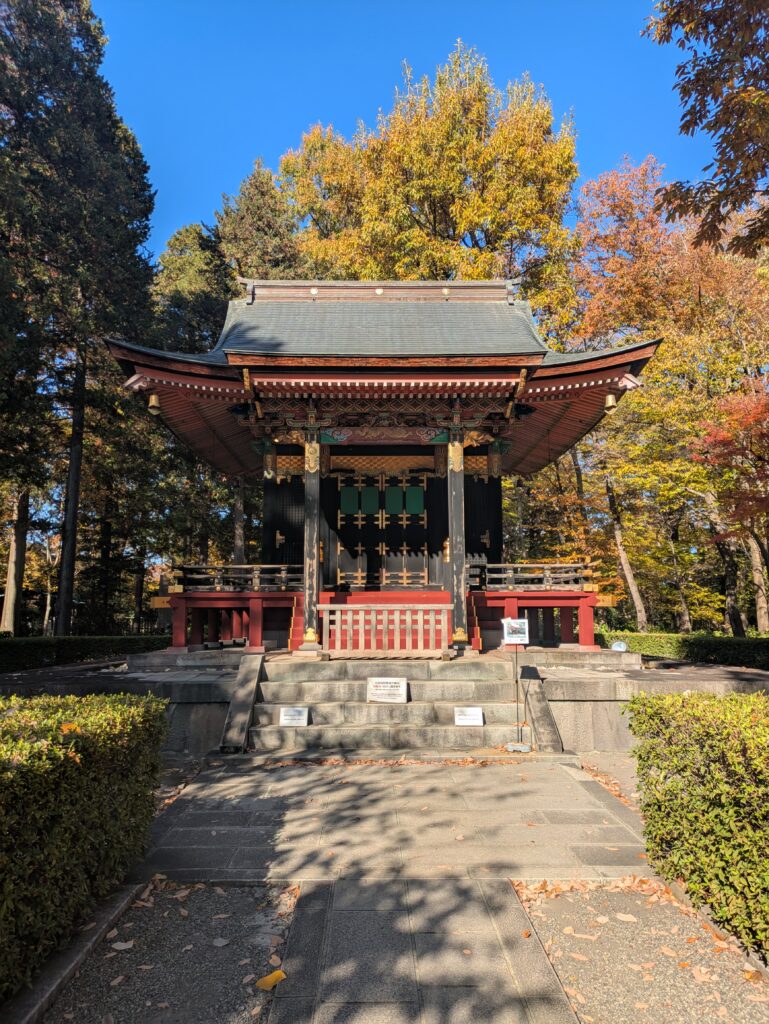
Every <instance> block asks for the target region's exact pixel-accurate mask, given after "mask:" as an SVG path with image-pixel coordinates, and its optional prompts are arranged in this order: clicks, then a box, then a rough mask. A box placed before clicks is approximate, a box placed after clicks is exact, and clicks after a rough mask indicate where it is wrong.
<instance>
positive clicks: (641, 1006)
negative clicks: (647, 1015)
mask: <svg viewBox="0 0 769 1024" xmlns="http://www.w3.org/2000/svg"><path fill="white" fill-rule="evenodd" d="M633 1006H635V1008H636V1010H648V1009H649V1004H648V1003H633Z"/></svg>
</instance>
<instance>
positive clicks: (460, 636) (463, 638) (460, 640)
mask: <svg viewBox="0 0 769 1024" xmlns="http://www.w3.org/2000/svg"><path fill="white" fill-rule="evenodd" d="M451 639H452V641H453V642H454V643H455V644H466V643H467V642H468V640H467V633H466V632H465V630H464V629H455V630H454V635H453V636H452V638H451Z"/></svg>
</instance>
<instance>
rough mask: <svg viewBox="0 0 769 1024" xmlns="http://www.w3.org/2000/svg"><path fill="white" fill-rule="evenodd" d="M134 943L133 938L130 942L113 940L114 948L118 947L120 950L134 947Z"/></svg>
mask: <svg viewBox="0 0 769 1024" xmlns="http://www.w3.org/2000/svg"><path fill="white" fill-rule="evenodd" d="M133 944H134V940H133V939H129V940H128V942H113V943H112V948H113V949H118V950H121V949H133Z"/></svg>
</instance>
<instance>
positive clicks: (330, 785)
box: [142, 762, 645, 882]
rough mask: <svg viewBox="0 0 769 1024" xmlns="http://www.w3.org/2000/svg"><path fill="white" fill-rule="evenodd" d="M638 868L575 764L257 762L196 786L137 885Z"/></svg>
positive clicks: (623, 818) (621, 826)
mask: <svg viewBox="0 0 769 1024" xmlns="http://www.w3.org/2000/svg"><path fill="white" fill-rule="evenodd" d="M644 869H645V857H644V848H643V843H642V840H641V836H640V825H639V821H638V818H637V816H636V815H635V814H634V813H633V811H631V810H630V809H629V808H627V807H625V806H624V805H623V804H621V803H620V802H619V801H617V800H616V799H614V797H612V795H611V794H610V793H608V792H607V791H606V790H605V789H604V788H603V787H602V786H601V785H599V783H597V782H595V781H594V780H593V779H591V778H590V777H589V776H588V775H587V774H586V773H584V772H582V771H580V770H579V769H576V768H573V767H571V766H569V765H564V764H558V763H548V762H531V763H528V764H510V765H488V766H486V767H480V766H451V765H441V764H437V765H415V766H404V767H400V766H398V767H387V766H382V765H377V764H370V765H365V764H363V765H350V766H344V767H320V766H317V765H315V766H291V767H283V768H274V769H271V770H266V769H261V768H258V767H257V768H255V767H254V766H253V764H252V763H250V762H244V763H242V766H241V767H240V768H239V767H238V766H237V765H233V766H230V765H229V763H228V765H227V766H226V767H225V766H223V767H220V768H215V769H209V770H208V771H206V772H203V773H202V774H201V775H199V776H197V778H196V779H195V780H194V782H193V783H192V784H191V785H190V786H188V787H187V788H186V789H185V790H184V793H183V795H182V796H181V797H180V798H179V799H178V800H177V801H176V802H175V803H174V804H173V805H172V806H171V807H170V808H169V809H168V811H166V813H165V814H163V815H162V817H161V818H160V819H158V822H157V828H156V834H155V845H154V846H153V848H152V849H151V850H150V854H149V857H148V859H147V861H146V862H145V864H144V865H143V867H142V877H150V876H151V875H152V874H153V873H155V872H157V871H160V872H163V873H164V874H169V875H171V876H172V877H174V878H176V879H178V880H179V881H186V880H194V881H206V880H208V881H229V882H249V881H262V880H264V879H276V880H296V879H314V880H328V881H331V880H335V879H338V878H404V879H405V878H419V879H428V878H468V877H469V878H477V879H482V880H489V879H493V878H516V879H538V878H543V877H548V878H562V879H567V878H615V877H619V876H622V875H627V874H632V873H636V874H638V873H639V872H640V873H642V872H643V871H644Z"/></svg>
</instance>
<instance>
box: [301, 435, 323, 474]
mask: <svg viewBox="0 0 769 1024" xmlns="http://www.w3.org/2000/svg"><path fill="white" fill-rule="evenodd" d="M319 469H320V445H319V444H318V442H317V441H306V442H305V445H304V471H305V473H317V472H318V470H319Z"/></svg>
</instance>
